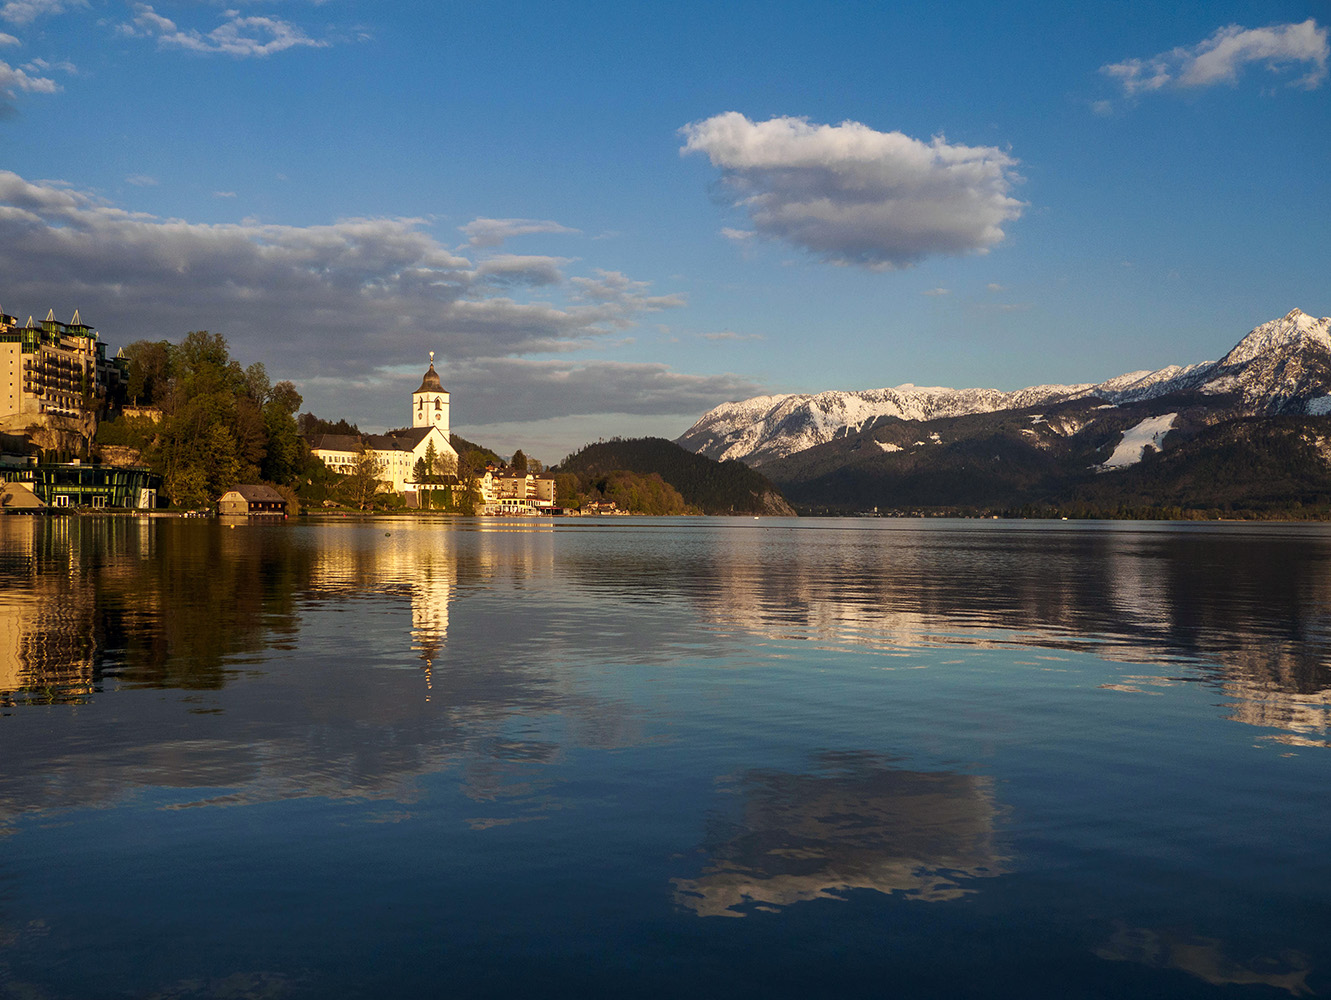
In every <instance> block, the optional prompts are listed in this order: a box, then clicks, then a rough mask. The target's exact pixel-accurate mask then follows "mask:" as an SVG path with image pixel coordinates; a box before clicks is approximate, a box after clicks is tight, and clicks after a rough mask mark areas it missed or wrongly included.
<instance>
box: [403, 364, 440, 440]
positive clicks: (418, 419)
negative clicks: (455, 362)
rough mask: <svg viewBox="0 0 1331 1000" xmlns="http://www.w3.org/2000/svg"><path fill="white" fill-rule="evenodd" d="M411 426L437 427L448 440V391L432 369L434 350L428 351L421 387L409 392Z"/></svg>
mask: <svg viewBox="0 0 1331 1000" xmlns="http://www.w3.org/2000/svg"><path fill="white" fill-rule="evenodd" d="M411 403H412V406H411V426H412V427H438V428H439V429H440V430H441V431H443V432H444V440H445V441H447V440H448V392H447V390H445V389H444V387H443V386H442V385H440V384H439V373H438V372H436V371H435V370H434V351H431V352H430V370H429V371H427V372H426V373H425V377H424V378H423V379H421V387H420V388H419V389H417V390H416V391H415V392H413V393H412V394H411Z"/></svg>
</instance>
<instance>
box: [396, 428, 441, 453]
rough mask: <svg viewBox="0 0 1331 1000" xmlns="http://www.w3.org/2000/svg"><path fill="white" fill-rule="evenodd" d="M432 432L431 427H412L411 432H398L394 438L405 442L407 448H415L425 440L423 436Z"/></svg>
mask: <svg viewBox="0 0 1331 1000" xmlns="http://www.w3.org/2000/svg"><path fill="white" fill-rule="evenodd" d="M432 430H434V428H433V427H413V428H411V430H407V431H398V432H397V434H395V435H394V437H396V438H397V439H398V440H399V441H403V442H405V443H406V445H407V447H408V448H415V447H416V446H417V445H418V444H420V443H421V442H422V441H424V440H425V436H426V435H427V434H429V433H430V431H432Z"/></svg>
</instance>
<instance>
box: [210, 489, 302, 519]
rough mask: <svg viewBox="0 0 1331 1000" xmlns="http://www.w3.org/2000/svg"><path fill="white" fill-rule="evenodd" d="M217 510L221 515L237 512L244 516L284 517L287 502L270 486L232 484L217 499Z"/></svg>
mask: <svg viewBox="0 0 1331 1000" xmlns="http://www.w3.org/2000/svg"><path fill="white" fill-rule="evenodd" d="M217 512H218V513H219V514H222V515H227V514H239V515H241V516H246V517H259V516H264V517H286V515H287V502H286V499H285V498H284V497H283V496H282V494H281V493H278V492H277V490H275V489H273V488H272V487H271V486H263V485H244V486H233V487H231V489H229V490H227V491H226V492H225V493H223V494H222V499H220V500H219V501H217Z"/></svg>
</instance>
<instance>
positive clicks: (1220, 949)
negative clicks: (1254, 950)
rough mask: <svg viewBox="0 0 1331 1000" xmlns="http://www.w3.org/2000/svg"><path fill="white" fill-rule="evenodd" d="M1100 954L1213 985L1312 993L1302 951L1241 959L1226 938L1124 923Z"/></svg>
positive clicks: (1310, 968) (1100, 948)
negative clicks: (1223, 940)
mask: <svg viewBox="0 0 1331 1000" xmlns="http://www.w3.org/2000/svg"><path fill="white" fill-rule="evenodd" d="M1095 953H1096V955H1098V956H1099V957H1100V958H1105V959H1109V960H1110V961H1113V962H1137V963H1139V964H1141V965H1146V966H1149V967H1151V968H1153V969H1178V970H1180V971H1181V972H1186V973H1188V974H1190V975H1193V976H1196V977H1197V978H1198V979H1201V980H1204V981H1205V982H1208V983H1210V984H1211V985H1212V986H1270V987H1272V988H1274V989H1278V990H1284V991H1285V992H1286V993H1288V994H1290V995H1291V996H1296V997H1301V996H1311V995H1312V994H1313V991H1312V990H1311V989H1309V988H1308V982H1307V980H1308V973H1310V972H1311V971H1312V967H1311V966H1310V965H1309V964H1308V959H1307V958H1306V957H1304V956H1303V955H1300V954H1298V953H1297V952H1285V953H1283V954H1282V955H1281V956H1280V957H1279V958H1259V959H1256V960H1252V961H1249V962H1246V963H1245V962H1240V961H1236V960H1235V959H1234V958H1232V957H1230V956H1229V955H1228V954H1226V952H1225V948H1224V946H1223V944H1222V943H1221V942H1220V941H1216V940H1214V939H1212V938H1202V937H1194V936H1193V935H1190V934H1178V933H1171V932H1165V931H1153V930H1150V929H1148V928H1145V927H1120V928H1119V929H1118V930H1116V931H1115V932H1114V934H1113V935H1111V936H1110V938H1109V940H1108V941H1106V942H1105V943H1104V944H1102V945H1100V947H1098V948H1096V949H1095Z"/></svg>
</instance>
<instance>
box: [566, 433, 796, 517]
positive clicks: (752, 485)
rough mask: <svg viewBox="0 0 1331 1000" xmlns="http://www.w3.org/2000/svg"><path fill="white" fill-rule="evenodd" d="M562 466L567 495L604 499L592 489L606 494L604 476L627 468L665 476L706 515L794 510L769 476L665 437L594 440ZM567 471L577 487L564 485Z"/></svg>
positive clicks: (686, 502)
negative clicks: (698, 452) (689, 448)
mask: <svg viewBox="0 0 1331 1000" xmlns="http://www.w3.org/2000/svg"><path fill="white" fill-rule="evenodd" d="M557 470H558V473H559V475H556V477H555V482H556V488H557V489H559V490H560V496H561V498H562V497H563V496H565V495H567V496H569V497H576V496H579V495H581V496H584V497H586V498H589V499H598V497H597V496H593V495H592V494H594V493H598V494H603V493H604V490H603V489H602V488H601V487H600V486H599V485H598V483H599V480H600V479H602V478H604V477H606V476H607V475H608V474H609V473H611V472H616V471H625V472H633V473H637V474H639V475H642V476H651V475H655V476H657V477H659V478H660V479H661V480H662V481H663V482H664V483H666V484H668V485H669V486H670V487H671V488H672V489H673V490H675V491H676V492H677V494H678V495H679V496H680V497H681V498H682V500H681V502H682V503H683V505H684V508H685V509H690V510H695V511H701V512H702V513H704V514H763V513H776V512H782V513H789V512H790V509H789V507H787V506H786V505H785V501H784V500H783V499H782V498H781V496H780V494H779V493H777V491H776V489H775V487H773V486H772V484H771V483H770V482H769V481H768V480H767V478H766V477H765V476H763V475H761V474H760V473H757V472H755V471H753V470H752V469H750V468H749V467H748V466H746V465H744V464H743V463H741V462H716V461H713V460H712V459H710V458H707V457H706V456H704V455H696V454H694V453H693V452H691V451H688V450H687V449H685V448H681V447H680V446H679V445H677V444H675V443H674V442H671V441H667V440H665V439H664V438H636V439H628V440H623V439H619V438H615V439H612V440H610V441H603V442H599V443H597V444H589V445H587V446H586V447H584V448H583V449H582V450H581V451H578V452H577V453H575V454H573V455H570V456H569V457H568V458H566V459H564V461H563V462H561V463H560V464H559V466H558V467H557ZM561 475H572V476H574V477H575V478H576V486H575V485H574V484H573V483H571V482H569V481H568V480H562V483H563V485H562V486H561V485H560V484H561V478H560V477H561ZM605 496H606V499H611V500H614V499H615V498H614V497H613V496H609V495H608V494H606V495H605ZM644 502H646V501H645V500H644ZM616 503H618V501H617V500H616ZM621 506H622V504H621ZM644 512H646V511H644ZM681 512H682V511H681Z"/></svg>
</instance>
